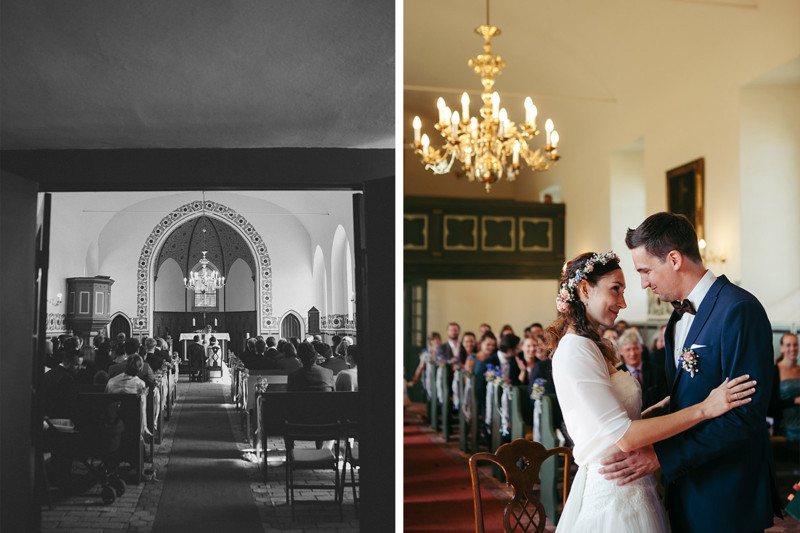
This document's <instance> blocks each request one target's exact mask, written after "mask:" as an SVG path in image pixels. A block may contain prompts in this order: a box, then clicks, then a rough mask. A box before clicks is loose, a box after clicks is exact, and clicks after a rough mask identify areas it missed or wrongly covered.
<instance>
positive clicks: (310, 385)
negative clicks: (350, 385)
mask: <svg viewBox="0 0 800 533" xmlns="http://www.w3.org/2000/svg"><path fill="white" fill-rule="evenodd" d="M297 357H298V358H299V359H300V362H301V363H302V364H303V366H302V368H299V369H297V370H295V371H294V372H292V373H291V374H289V376H288V377H287V385H286V389H287V390H289V391H333V371H331V369H329V368H323V367H321V366H319V365H317V364H315V361H316V359H317V352H316V351H315V350H314V347H313V346H311V344H309V343H307V342H302V343H300V344H299V345H298V347H297Z"/></svg>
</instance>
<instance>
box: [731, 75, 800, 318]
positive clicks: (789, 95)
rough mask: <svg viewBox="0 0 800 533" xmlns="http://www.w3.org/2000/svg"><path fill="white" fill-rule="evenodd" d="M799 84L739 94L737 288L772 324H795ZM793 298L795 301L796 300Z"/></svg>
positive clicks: (799, 281)
mask: <svg viewBox="0 0 800 533" xmlns="http://www.w3.org/2000/svg"><path fill="white" fill-rule="evenodd" d="M798 147H800V84H782V85H766V86H763V85H756V86H748V87H745V88H743V89H742V91H741V156H740V157H741V184H742V185H741V198H742V200H741V205H742V249H743V250H746V251H747V252H746V253H744V254H742V272H741V280H742V285H743V286H744V287H746V288H747V289H748V290H750V291H752V292H753V293H754V294H755V295H756V296H757V297H758V298H759V299H760V300H761V302H762V303H763V304H764V306H765V307H766V309H767V311H768V314H769V317H770V320H771V321H772V323H773V326H775V325H778V326H780V325H781V324H786V323H789V322H794V323H795V327H796V326H797V323H800V308H798V307H797V306H796V305H794V309H793V310H792V308H791V307H790V306H789V305H787V303H788V302H787V300H788V299H789V298H790V297H791V296H795V297H796V296H797V295H798V293H800V276H798V274H797V272H798V265H800V153H798ZM795 300H796V298H795Z"/></svg>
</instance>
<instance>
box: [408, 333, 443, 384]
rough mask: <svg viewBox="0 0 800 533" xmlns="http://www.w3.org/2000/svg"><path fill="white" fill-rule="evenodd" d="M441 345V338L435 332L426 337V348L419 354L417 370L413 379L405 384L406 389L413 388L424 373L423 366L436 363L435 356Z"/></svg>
mask: <svg viewBox="0 0 800 533" xmlns="http://www.w3.org/2000/svg"><path fill="white" fill-rule="evenodd" d="M441 345H442V336H441V335H439V333H438V332H436V331H433V332H431V334H430V335H429V336H428V347H427V348H425V349H423V350H422V352H420V354H419V363H418V364H417V369H416V370H415V371H414V377H412V378H411V381H409V382H407V384H406V385H407V386H408V387H411V386H413V385H414V384H415V383H417V382H418V381H419V380H420V378H421V377H422V374H423V373H424V372H425V365H426V364H427V363H429V362H435V361H436V354H437V353H438V352H439V347H440V346H441ZM423 385H424V382H423Z"/></svg>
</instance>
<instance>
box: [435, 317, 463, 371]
mask: <svg viewBox="0 0 800 533" xmlns="http://www.w3.org/2000/svg"><path fill="white" fill-rule="evenodd" d="M460 335H461V326H459V325H458V323H456V322H450V323H449V324H448V325H447V342H445V343H442V345H441V346H439V350H438V351H437V352H436V357H437V358H438V359H439V360H440V361H445V362H447V363H450V364H452V363H454V362H455V361H456V360H457V359H458V357H459V356H460V354H461V342H460V341H459V340H458V338H459V336H460Z"/></svg>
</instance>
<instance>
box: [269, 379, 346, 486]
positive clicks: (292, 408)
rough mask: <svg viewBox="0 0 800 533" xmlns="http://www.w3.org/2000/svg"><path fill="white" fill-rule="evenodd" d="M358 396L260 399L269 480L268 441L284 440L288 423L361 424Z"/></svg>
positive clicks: (322, 394)
mask: <svg viewBox="0 0 800 533" xmlns="http://www.w3.org/2000/svg"><path fill="white" fill-rule="evenodd" d="M358 398H359V395H358V392H349V391H348V392H288V391H286V392H270V391H269V389H267V392H266V393H264V394H261V395H259V398H258V406H259V439H260V441H261V448H262V449H263V450H264V454H263V467H264V480H265V481H266V479H267V466H268V462H267V459H268V457H267V456H268V453H267V438H268V437H270V436H272V437H276V436H282V435H283V431H284V422H286V421H287V420H288V421H289V422H292V423H296V424H325V423H334V422H337V421H342V422H344V421H345V420H350V421H353V422H356V421H358Z"/></svg>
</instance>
